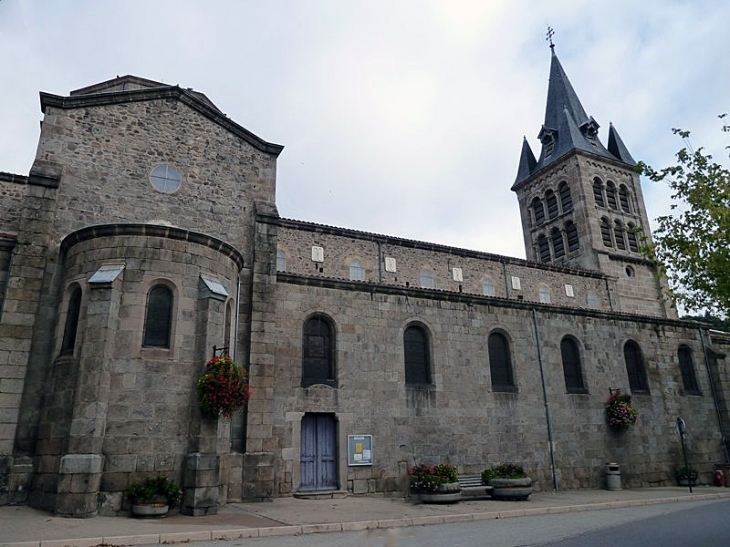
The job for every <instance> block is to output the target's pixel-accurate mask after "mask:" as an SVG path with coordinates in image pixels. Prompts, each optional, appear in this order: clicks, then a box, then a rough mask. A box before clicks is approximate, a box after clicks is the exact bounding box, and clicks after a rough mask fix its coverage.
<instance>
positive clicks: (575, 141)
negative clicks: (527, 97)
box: [512, 48, 636, 190]
mask: <svg viewBox="0 0 730 547" xmlns="http://www.w3.org/2000/svg"><path fill="white" fill-rule="evenodd" d="M599 127H600V126H599V125H598V122H596V120H594V119H593V117H592V116H589V115H588V114H586V111H585V109H584V108H583V105H582V104H581V102H580V99H579V98H578V95H577V94H576V92H575V90H574V89H573V86H572V85H571V83H570V80H569V79H568V76H567V74H565V70H563V66H562V65H561V64H560V60H559V59H558V56H557V55H556V54H555V49H554V48H551V61H550V83H549V85H548V95H547V104H546V106H545V122H544V123H543V125H542V128H541V129H540V133H539V134H538V136H537V138H538V139H540V141H541V142H542V150H541V151H540V157H539V158H538V159H537V160H535V155H534V154H533V153H532V149H531V148H530V145H529V144H528V142H527V139H525V140H524V141H523V143H522V153H521V154H520V162H519V167H518V169H517V178H516V180H515V184H514V186H513V187H512V189H513V190H514V189H516V187H517V186H519V185H520V183H522V182H523V181H525V180H526V179H527V178H529V177H530V176H531V175H532V174H533V173H535V172H537V171H539V170H541V169H543V168H544V167H547V166H548V165H550V164H552V163H554V162H556V161H558V160H559V159H560V158H562V157H563V156H565V155H566V154H568V153H570V152H573V151H575V150H580V151H582V152H586V153H588V154H593V155H596V156H600V157H604V158H608V159H611V160H614V161H616V160H618V161H620V162H623V163H626V164H628V165H636V162H635V161H634V159H633V158H632V157H631V154H630V153H629V151H628V149H627V148H626V146H625V145H624V143H623V141H622V140H621V137H620V136H619V134H618V131H616V129H615V128H614V127H613V125H611V126H610V128H609V136H608V148H606V147H604V145H603V143H602V142H601V141H600V139H599V138H598V128H599Z"/></svg>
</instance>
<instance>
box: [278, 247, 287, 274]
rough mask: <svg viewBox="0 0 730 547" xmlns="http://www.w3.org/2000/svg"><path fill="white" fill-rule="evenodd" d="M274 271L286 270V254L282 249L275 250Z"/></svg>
mask: <svg viewBox="0 0 730 547" xmlns="http://www.w3.org/2000/svg"><path fill="white" fill-rule="evenodd" d="M276 271H277V272H285V271H286V255H285V254H284V251H276Z"/></svg>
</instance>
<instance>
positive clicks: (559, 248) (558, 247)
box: [550, 228, 565, 258]
mask: <svg viewBox="0 0 730 547" xmlns="http://www.w3.org/2000/svg"><path fill="white" fill-rule="evenodd" d="M550 239H552V240H553V254H554V255H555V258H561V257H563V256H565V243H563V232H561V231H560V230H558V229H557V228H553V231H552V232H550Z"/></svg>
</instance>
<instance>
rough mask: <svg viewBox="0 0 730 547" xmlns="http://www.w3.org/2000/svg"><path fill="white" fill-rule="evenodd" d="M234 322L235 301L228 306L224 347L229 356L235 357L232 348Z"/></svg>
mask: <svg viewBox="0 0 730 547" xmlns="http://www.w3.org/2000/svg"><path fill="white" fill-rule="evenodd" d="M232 322H233V301H232V300H229V301H228V303H227V304H226V316H225V320H224V323H223V329H224V331H223V347H226V348H228V355H233V348H231V323H232Z"/></svg>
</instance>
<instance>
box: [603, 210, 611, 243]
mask: <svg viewBox="0 0 730 547" xmlns="http://www.w3.org/2000/svg"><path fill="white" fill-rule="evenodd" d="M601 239H603V244H604V245H605V246H606V247H613V239H612V238H611V222H610V221H609V220H608V219H607V218H606V217H603V218H602V219H601Z"/></svg>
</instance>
